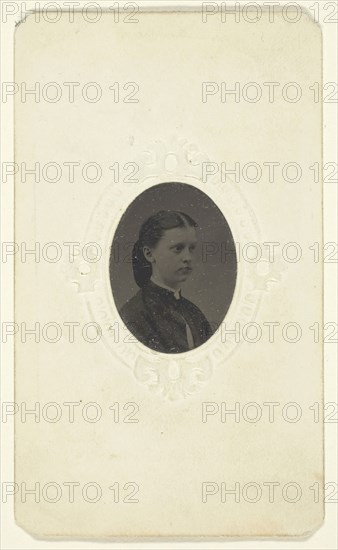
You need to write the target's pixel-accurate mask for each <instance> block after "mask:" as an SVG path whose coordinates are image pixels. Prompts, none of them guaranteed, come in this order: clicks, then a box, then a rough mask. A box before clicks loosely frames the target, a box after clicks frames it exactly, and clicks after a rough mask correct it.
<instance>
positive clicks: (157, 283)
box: [150, 276, 181, 300]
mask: <svg viewBox="0 0 338 550" xmlns="http://www.w3.org/2000/svg"><path fill="white" fill-rule="evenodd" d="M150 280H151V281H152V282H153V283H154V284H155V285H157V286H160V287H162V288H165V289H167V290H170V292H172V293H173V295H174V296H175V298H176V300H179V299H180V298H181V294H180V292H181V289H180V288H179V289H178V290H175V289H174V288H170V286H167V285H165V284H163V283H159V282H158V281H155V279H154V278H153V276H151V277H150Z"/></svg>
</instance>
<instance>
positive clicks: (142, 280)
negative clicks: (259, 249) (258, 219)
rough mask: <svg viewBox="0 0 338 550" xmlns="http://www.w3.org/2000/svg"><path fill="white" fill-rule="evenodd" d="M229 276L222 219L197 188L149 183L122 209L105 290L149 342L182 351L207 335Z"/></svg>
mask: <svg viewBox="0 0 338 550" xmlns="http://www.w3.org/2000/svg"><path fill="white" fill-rule="evenodd" d="M236 277H237V259H236V251H235V243H234V240H233V236H232V234H231V230H230V228H229V225H228V223H227V221H226V219H225V218H224V216H223V214H222V212H221V211H220V209H219V208H218V207H217V206H216V204H215V203H214V202H213V201H212V200H211V199H210V197H208V196H207V195H206V194H205V193H203V192H202V191H200V190H199V189H197V188H196V187H194V186H192V185H188V184H185V183H162V184H159V185H155V186H154V187H150V188H149V189H147V190H146V191H144V192H143V193H141V194H140V195H139V196H138V197H136V198H135V199H134V201H133V202H132V203H131V204H130V206H129V207H128V208H127V210H126V212H125V213H124V214H123V216H122V218H121V220H120V222H119V224H118V227H117V229H116V232H115V235H114V239H113V243H112V247H111V255H110V281H111V287H112V293H113V297H114V301H115V304H116V307H117V309H118V312H119V314H120V317H121V319H122V322H123V324H124V325H125V326H126V327H127V329H128V330H129V331H130V332H131V333H132V334H133V335H134V337H135V338H136V339H137V340H138V341H139V342H141V343H142V344H144V345H145V346H147V347H148V348H150V349H152V350H155V351H158V352H161V353H184V352H187V351H190V350H193V349H196V348H198V347H199V346H201V345H202V344H204V343H205V342H207V341H208V340H209V338H211V337H212V335H213V334H214V333H215V331H216V330H217V329H218V328H219V326H220V324H221V323H222V321H223V320H224V318H225V316H226V313H227V311H228V309H229V306H230V304H231V301H232V298H233V295H234V290H235V286H236Z"/></svg>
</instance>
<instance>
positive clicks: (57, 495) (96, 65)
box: [13, 3, 323, 539]
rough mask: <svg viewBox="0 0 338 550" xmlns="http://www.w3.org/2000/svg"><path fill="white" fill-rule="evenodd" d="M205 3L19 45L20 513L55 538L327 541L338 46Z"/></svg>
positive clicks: (48, 31)
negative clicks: (325, 129) (331, 63)
mask: <svg viewBox="0 0 338 550" xmlns="http://www.w3.org/2000/svg"><path fill="white" fill-rule="evenodd" d="M207 4H210V6H209V8H210V9H208V12H206V11H205V12H204V13H202V12H198V11H196V12H192V11H187V12H184V11H182V12H173V11H172V12H154V13H151V12H142V11H136V10H135V13H134V12H133V10H131V9H129V12H127V13H126V12H121V13H117V12H116V11H115V12H109V13H103V14H101V17H97V18H96V19H95V20H93V21H90V20H89V19H90V18H91V17H92V18H94V15H95V14H93V13H92V14H91V15H90V14H89V13H88V14H86V16H84V15H83V13H78V14H75V15H74V21H71V20H70V17H69V13H64V14H63V16H62V17H60V18H59V19H58V20H56V21H55V22H54V23H53V24H51V22H50V21H47V20H46V19H44V18H39V17H37V14H32V15H30V16H29V17H28V18H27V19H26V21H25V22H23V23H21V24H20V25H19V26H18V28H17V30H16V35H15V82H16V87H15V89H14V90H13V93H15V94H16V105H15V156H16V158H15V161H16V171H17V173H16V183H15V185H16V189H15V241H16V248H15V250H14V253H15V256H16V260H15V261H16V263H15V316H16V323H17V325H16V327H15V331H16V347H15V394H16V399H15V400H16V403H17V404H18V405H17V410H16V411H15V413H16V432H15V433H16V435H15V441H16V455H15V471H16V474H15V475H16V479H15V482H16V484H17V485H16V502H15V514H16V520H17V522H18V524H19V525H20V526H22V527H23V528H24V529H26V530H27V531H28V532H30V533H31V534H33V535H35V536H38V537H52V538H55V537H66V538H96V539H101V538H106V537H124V536H125V537H208V538H210V537H214V536H217V537H220V536H237V537H258V536H274V537H276V536H306V535H308V534H310V533H311V532H313V531H314V530H316V529H317V528H318V527H319V525H320V524H321V523H322V521H323V497H322V488H323V427H322V422H321V420H320V418H321V417H320V415H319V411H320V409H321V405H322V387H323V386H322V383H323V382H322V370H323V359H322V344H321V338H320V332H321V330H322V307H323V297H322V264H321V261H320V250H321V246H322V222H323V220H322V184H321V169H320V166H321V160H322V138H321V136H322V114H321V103H320V101H319V100H318V94H319V90H320V89H321V71H322V64H321V32H320V28H319V26H318V25H316V24H315V23H314V22H313V21H312V20H311V18H310V17H309V16H308V15H307V14H306V13H304V12H300V13H299V12H293V11H292V10H289V11H287V12H285V11H284V12H283V13H282V12H279V11H276V12H274V15H273V17H272V14H271V12H269V11H263V12H262V14H261V17H260V18H259V19H257V20H256V21H255V20H254V21H253V20H252V19H255V13H254V12H251V11H250V10H249V11H247V12H246V17H244V16H242V17H240V18H239V20H236V18H234V17H232V18H230V17H228V18H227V19H226V21H225V20H224V13H223V14H222V13H221V12H217V13H216V11H215V8H213V7H212V4H213V3H207ZM32 251H33V253H32ZM140 281H141V282H140ZM138 283H139V284H138ZM32 411H33V412H32Z"/></svg>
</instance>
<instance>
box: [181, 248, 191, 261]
mask: <svg viewBox="0 0 338 550" xmlns="http://www.w3.org/2000/svg"><path fill="white" fill-rule="evenodd" d="M182 259H183V260H184V261H186V262H191V259H192V254H191V251H190V250H189V249H188V248H187V249H185V250H184V251H183V256H182Z"/></svg>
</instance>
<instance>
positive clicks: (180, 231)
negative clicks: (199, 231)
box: [162, 226, 196, 241]
mask: <svg viewBox="0 0 338 550" xmlns="http://www.w3.org/2000/svg"><path fill="white" fill-rule="evenodd" d="M162 238H163V239H165V240H169V241H177V240H178V241H186V240H196V229H195V227H190V226H188V227H175V228H174V229H166V230H165V231H164V234H163V237H162Z"/></svg>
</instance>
